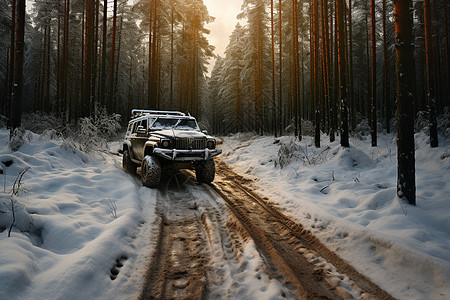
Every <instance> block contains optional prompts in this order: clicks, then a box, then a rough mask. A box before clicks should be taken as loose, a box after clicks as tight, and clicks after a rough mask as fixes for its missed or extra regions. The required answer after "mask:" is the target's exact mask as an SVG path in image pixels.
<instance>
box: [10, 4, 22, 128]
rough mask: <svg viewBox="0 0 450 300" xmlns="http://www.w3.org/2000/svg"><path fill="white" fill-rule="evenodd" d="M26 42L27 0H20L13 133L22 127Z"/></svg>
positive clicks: (12, 112) (12, 109) (12, 97)
mask: <svg viewBox="0 0 450 300" xmlns="http://www.w3.org/2000/svg"><path fill="white" fill-rule="evenodd" d="M24 40H25V0H18V5H17V32H16V37H15V46H14V49H15V57H14V77H13V87H12V95H11V133H12V132H13V131H14V129H16V128H18V127H19V126H20V121H21V115H22V101H23V99H22V95H23V60H24V51H25V47H24Z"/></svg>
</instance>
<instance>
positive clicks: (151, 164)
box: [141, 155, 161, 188]
mask: <svg viewBox="0 0 450 300" xmlns="http://www.w3.org/2000/svg"><path fill="white" fill-rule="evenodd" d="M141 177H142V184H143V185H145V186H146V187H149V188H155V187H158V185H159V182H160V181H161V162H160V161H159V159H158V158H157V157H154V156H150V155H147V156H145V157H144V159H143V160H142V175H141Z"/></svg>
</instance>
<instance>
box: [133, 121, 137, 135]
mask: <svg viewBox="0 0 450 300" xmlns="http://www.w3.org/2000/svg"><path fill="white" fill-rule="evenodd" d="M137 128H138V122H134V123H133V130H132V133H136V131H137Z"/></svg>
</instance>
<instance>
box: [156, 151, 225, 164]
mask: <svg viewBox="0 0 450 300" xmlns="http://www.w3.org/2000/svg"><path fill="white" fill-rule="evenodd" d="M153 152H154V153H155V154H156V155H158V156H160V157H162V158H165V159H168V160H174V161H194V160H207V159H209V158H211V157H214V156H216V155H219V154H220V153H222V150H221V149H208V148H205V149H200V150H178V149H163V148H156V149H155V150H154V151H153Z"/></svg>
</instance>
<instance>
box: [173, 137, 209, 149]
mask: <svg viewBox="0 0 450 300" xmlns="http://www.w3.org/2000/svg"><path fill="white" fill-rule="evenodd" d="M205 148H206V140H205V139H204V138H178V139H175V149H180V150H191V149H192V150H200V149H205Z"/></svg>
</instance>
